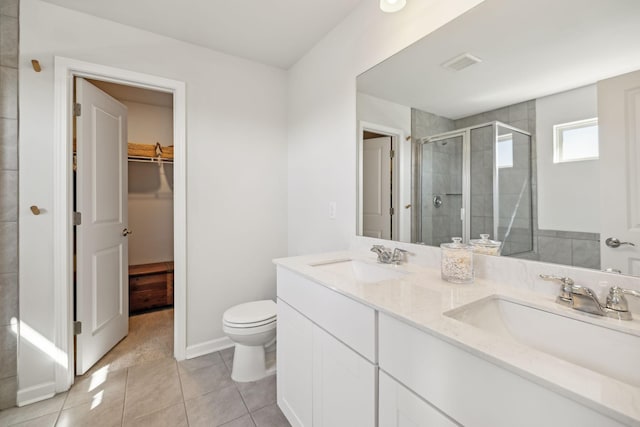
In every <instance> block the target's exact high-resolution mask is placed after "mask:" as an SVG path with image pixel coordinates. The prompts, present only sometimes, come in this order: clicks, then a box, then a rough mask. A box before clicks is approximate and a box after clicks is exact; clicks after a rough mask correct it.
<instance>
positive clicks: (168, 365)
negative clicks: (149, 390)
mask: <svg viewBox="0 0 640 427" xmlns="http://www.w3.org/2000/svg"><path fill="white" fill-rule="evenodd" d="M177 373H178V367H177V364H176V361H175V360H173V359H160V360H154V361H151V362H146V363H143V364H141V365H136V366H133V367H131V368H129V369H128V377H127V391H129V389H131V388H135V387H139V386H141V387H145V386H146V385H147V384H148V383H149V382H153V381H158V380H160V381H161V380H162V379H163V378H165V377H166V378H169V377H173V376H174V375H175V374H177Z"/></svg>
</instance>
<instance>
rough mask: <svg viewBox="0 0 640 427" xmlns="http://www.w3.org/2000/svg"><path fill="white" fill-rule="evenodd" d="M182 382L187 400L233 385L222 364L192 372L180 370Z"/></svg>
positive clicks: (227, 371)
mask: <svg viewBox="0 0 640 427" xmlns="http://www.w3.org/2000/svg"><path fill="white" fill-rule="evenodd" d="M180 380H181V381H182V392H183V393H184V398H185V400H187V399H192V398H194V397H197V396H202V395H203V394H206V393H208V392H210V391H214V390H220V389H222V388H225V387H229V386H231V385H233V380H232V379H231V374H230V373H229V370H228V369H227V368H226V366H225V365H224V364H220V363H219V364H216V365H211V366H206V367H204V368H200V369H196V370H194V371H191V372H187V371H185V370H183V369H180Z"/></svg>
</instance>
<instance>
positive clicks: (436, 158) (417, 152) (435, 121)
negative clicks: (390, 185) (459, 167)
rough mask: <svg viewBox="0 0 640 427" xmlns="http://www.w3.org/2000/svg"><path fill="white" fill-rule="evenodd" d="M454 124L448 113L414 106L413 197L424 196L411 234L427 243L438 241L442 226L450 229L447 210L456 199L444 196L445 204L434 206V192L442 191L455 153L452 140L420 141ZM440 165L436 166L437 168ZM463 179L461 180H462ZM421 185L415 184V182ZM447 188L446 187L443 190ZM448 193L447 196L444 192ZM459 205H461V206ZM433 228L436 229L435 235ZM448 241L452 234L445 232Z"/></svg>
mask: <svg viewBox="0 0 640 427" xmlns="http://www.w3.org/2000/svg"><path fill="white" fill-rule="evenodd" d="M454 129H455V125H454V123H453V120H450V119H447V118H446V117H440V116H436V115H435V114H431V113H428V112H426V111H421V110H417V109H415V108H412V109H411V136H412V143H413V153H412V161H413V165H412V167H413V177H414V179H413V180H412V182H413V183H414V188H412V191H413V192H414V200H420V199H421V200H422V205H421V206H419V209H413V217H412V219H411V228H412V230H411V235H412V241H414V242H424V243H426V244H428V245H439V244H440V240H442V239H443V238H444V237H443V236H442V234H443V233H441V232H440V231H441V230H445V229H447V230H450V229H451V228H452V225H451V224H450V223H449V220H448V217H449V216H450V215H449V214H448V212H446V213H445V211H447V210H449V209H453V207H452V206H453V205H455V200H453V201H452V203H449V200H445V201H444V202H445V203H443V207H442V208H440V209H437V210H436V209H435V208H434V206H433V196H434V194H436V191H442V190H443V189H444V185H445V182H447V181H448V179H447V178H448V176H445V175H447V174H449V171H450V170H451V167H452V166H453V165H451V164H449V161H450V160H451V159H452V156H454V155H455V154H454V153H450V152H449V151H451V149H452V148H453V149H454V150H455V148H454V147H453V144H449V147H448V148H447V146H444V147H441V148H442V149H440V148H437V147H435V146H434V145H433V144H425V145H421V144H419V143H418V141H419V140H420V139H422V138H424V137H428V136H433V135H437V134H440V133H444V132H448V131H450V130H454ZM421 163H422V164H424V165H429V167H425V168H422V167H421ZM436 169H437V170H436ZM460 182H462V181H460ZM416 183H417V184H418V185H415V184H416ZM442 192H446V191H442ZM444 197H446V196H444ZM458 209H459V208H458ZM434 230H435V231H436V233H435V235H434ZM453 231H455V225H453ZM446 241H450V236H446Z"/></svg>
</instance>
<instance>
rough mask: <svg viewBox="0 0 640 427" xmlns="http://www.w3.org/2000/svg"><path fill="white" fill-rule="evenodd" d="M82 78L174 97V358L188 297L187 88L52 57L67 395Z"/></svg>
mask: <svg viewBox="0 0 640 427" xmlns="http://www.w3.org/2000/svg"><path fill="white" fill-rule="evenodd" d="M74 76H78V77H87V78H94V79H99V80H104V81H108V82H113V83H120V84H124V85H128V86H136V87H141V88H146V89H152V90H156V91H162V92H168V93H172V94H173V144H174V163H173V164H174V169H173V174H174V281H175V285H174V347H173V348H174V356H175V358H176V359H178V360H182V359H184V358H185V355H186V347H187V345H186V324H187V322H186V311H187V310H186V294H187V290H186V287H187V270H186V267H187V194H186V192H187V185H186V184H187V182H186V181H187V178H186V162H187V160H186V87H185V83H184V82H181V81H177V80H171V79H166V78H163V77H158V76H153V75H149V74H142V73H138V72H134V71H129V70H124V69H120V68H113V67H109V66H105V65H100V64H92V63H89V62H84V61H78V60H75V59H70V58H64V57H59V56H56V57H55V70H54V121H55V123H54V148H53V153H54V169H53V173H54V176H53V200H54V202H53V203H54V205H53V230H54V231H53V233H54V235H53V236H54V239H53V245H54V246H53V280H54V318H55V320H54V326H55V334H54V344H55V345H56V347H58V348H60V349H63V350H64V351H66V352H67V356H68V358H67V366H59V365H56V368H55V391H56V392H62V391H65V390H68V389H69V387H70V386H71V385H72V384H73V381H74V359H73V333H72V320H73V290H72V285H73V267H72V265H73V264H72V259H73V252H72V251H73V240H72V239H73V237H72V236H73V234H72V233H73V229H72V226H71V214H72V206H73V205H72V203H73V188H72V180H71V168H72V164H71V156H72V153H71V135H72V132H71V130H72V129H73V127H72V120H73V114H72V108H71V104H72V100H73V77H74Z"/></svg>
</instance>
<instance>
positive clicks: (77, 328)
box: [73, 320, 82, 335]
mask: <svg viewBox="0 0 640 427" xmlns="http://www.w3.org/2000/svg"><path fill="white" fill-rule="evenodd" d="M81 333H82V322H80V321H77V320H76V321H75V322H73V335H80V334H81Z"/></svg>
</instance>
